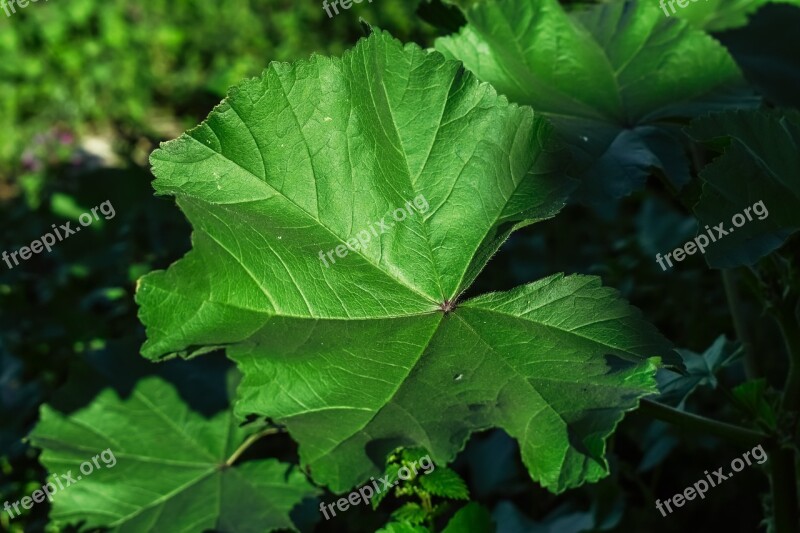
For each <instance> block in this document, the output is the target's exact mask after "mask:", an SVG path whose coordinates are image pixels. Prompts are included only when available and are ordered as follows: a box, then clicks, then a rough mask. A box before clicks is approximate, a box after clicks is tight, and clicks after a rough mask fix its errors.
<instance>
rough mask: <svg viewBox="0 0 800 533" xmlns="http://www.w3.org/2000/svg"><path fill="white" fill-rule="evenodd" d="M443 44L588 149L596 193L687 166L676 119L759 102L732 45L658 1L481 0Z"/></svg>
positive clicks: (587, 184)
mask: <svg viewBox="0 0 800 533" xmlns="http://www.w3.org/2000/svg"><path fill="white" fill-rule="evenodd" d="M465 14H466V17H467V20H468V22H469V24H468V25H467V26H465V27H464V28H463V29H462V30H461V32H460V33H459V34H458V35H454V36H450V37H445V38H440V39H438V40H437V41H436V47H437V49H439V50H441V51H442V52H444V53H445V54H446V55H448V56H450V57H454V58H457V59H460V60H461V61H463V62H464V64H465V65H466V67H467V68H468V69H470V70H471V71H473V72H474V73H475V74H476V75H477V76H478V78H480V79H481V80H484V81H488V82H490V83H492V85H493V86H494V87H496V88H497V90H498V91H499V92H500V93H502V94H505V95H506V96H508V97H509V99H510V100H511V101H513V102H517V103H520V104H528V105H531V106H532V107H533V108H534V109H535V110H536V111H539V112H542V113H544V114H545V115H546V116H547V117H548V118H550V119H551V120H552V122H553V124H554V125H555V127H556V129H557V131H558V132H559V134H560V135H561V136H562V137H563V138H564V139H565V140H566V142H567V143H568V144H569V145H570V147H571V148H572V151H573V155H574V156H575V157H576V159H578V160H579V161H580V167H579V171H580V172H581V173H582V179H583V181H584V184H583V186H582V187H581V190H580V191H579V193H580V197H581V198H582V199H583V200H584V201H587V202H590V203H592V204H595V205H600V206H602V205H604V204H605V203H607V202H608V199H609V198H620V197H622V196H625V195H627V194H629V193H630V192H631V191H633V190H635V189H637V188H640V187H641V186H642V185H643V184H644V181H645V179H646V178H647V176H648V175H649V174H650V171H651V168H657V169H659V170H660V171H661V172H663V173H664V174H666V175H667V176H668V177H669V178H670V179H671V180H672V182H673V185H674V186H675V187H676V188H680V187H681V186H683V185H684V184H685V183H686V182H687V181H688V180H689V178H690V175H689V172H688V162H687V159H686V157H685V155H684V149H683V148H682V145H681V144H680V141H681V140H682V139H681V136H680V132H678V131H676V130H675V129H674V126H673V125H674V124H675V123H676V122H677V123H680V122H685V121H688V120H689V119H691V118H693V117H696V116H699V115H701V114H703V113H707V112H709V111H712V110H719V109H725V108H727V107H730V106H732V105H736V106H739V105H752V104H754V103H755V101H754V100H753V99H752V98H751V97H749V96H746V92H745V91H743V81H742V78H741V74H740V72H739V69H738V68H737V66H736V64H735V63H734V61H733V60H732V59H731V57H730V56H729V55H728V53H727V52H726V50H725V49H724V48H723V47H722V46H721V45H720V44H719V43H718V42H716V41H715V40H714V39H712V38H711V37H710V36H708V35H706V34H705V33H703V32H701V31H697V30H693V29H691V28H690V27H689V26H688V25H687V24H686V23H685V22H681V21H677V20H670V19H667V18H666V17H665V16H664V14H663V13H662V12H661V10H660V9H658V7H656V6H654V5H652V4H651V3H650V2H612V3H607V4H602V5H596V6H593V7H591V8H589V9H585V10H578V11H575V12H573V13H570V14H567V13H566V12H565V11H564V10H563V9H562V7H561V6H560V5H559V3H558V2H557V1H556V0H541V1H536V2H530V1H524V0H497V1H494V2H476V3H474V4H473V5H472V6H471V7H469V8H466V9H465Z"/></svg>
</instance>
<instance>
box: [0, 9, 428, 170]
mask: <svg viewBox="0 0 800 533" xmlns="http://www.w3.org/2000/svg"><path fill="white" fill-rule="evenodd" d="M32 7H33V9H30V8H29V9H20V8H18V9H17V13H16V14H14V15H13V16H12V17H6V15H5V13H2V14H0V56H2V57H3V58H4V60H3V62H2V63H0V93H2V94H3V98H2V102H3V103H2V104H0V106H3V107H0V126H2V130H3V132H4V139H3V143H0V177H2V176H4V175H5V176H6V177H8V175H10V174H12V173H15V172H16V171H18V170H19V168H18V167H17V165H16V162H17V161H18V159H19V156H20V154H21V152H22V151H23V148H24V147H25V146H26V145H27V144H28V143H29V142H30V140H31V139H32V138H33V137H34V134H35V133H37V132H41V131H42V130H43V129H44V128H46V127H49V126H50V125H52V124H61V125H62V126H63V127H66V128H68V129H71V130H76V131H78V133H80V134H88V133H91V132H92V131H95V132H96V131H98V130H100V131H104V130H107V129H108V128H109V127H111V126H116V125H120V126H121V127H122V128H123V129H124V130H126V131H124V134H125V135H129V136H133V137H136V136H139V135H149V136H152V137H155V138H157V139H158V138H164V137H171V136H173V135H176V134H178V133H179V132H180V131H182V130H183V129H184V128H185V127H186V126H188V125H190V124H192V123H194V122H195V121H196V118H197V116H198V115H199V113H200V110H202V109H204V108H205V105H206V103H207V102H211V101H213V100H215V99H217V98H218V97H219V96H221V95H224V92H225V90H226V89H227V88H228V87H229V86H230V85H232V84H233V83H235V82H237V81H238V80H240V79H241V78H243V77H246V76H254V75H257V74H258V73H259V72H260V71H261V70H262V69H263V67H264V65H265V64H266V63H267V62H269V61H273V60H274V61H286V60H291V59H296V58H299V57H306V56H308V55H309V54H311V53H312V52H328V53H341V52H343V51H344V50H345V49H346V48H347V46H348V45H349V43H352V42H355V40H356V39H357V38H358V37H360V36H361V35H363V32H362V29H361V28H360V26H359V22H358V18H359V17H363V18H364V19H365V20H367V21H369V22H370V23H372V24H375V25H377V26H380V27H384V28H386V29H391V30H392V31H393V32H395V33H396V34H397V35H398V36H401V37H403V38H404V39H423V40H424V39H425V38H426V37H427V36H429V35H430V30H429V29H425V27H424V25H422V24H419V23H418V22H417V21H416V19H415V18H414V17H413V16H412V15H413V13H414V10H415V7H416V5H415V2H405V1H403V0H380V1H378V2H374V3H364V4H362V5H358V6H356V7H355V8H353V10H352V11H351V12H350V13H348V15H351V16H339V17H334V18H333V19H329V18H328V16H327V15H326V14H325V11H324V10H323V9H322V8H321V5H320V4H318V3H316V2H300V3H298V2H292V1H289V0H236V1H234V2H225V3H221V2H207V1H204V0H188V1H182V2H172V1H169V0H154V1H150V2H147V4H146V5H144V4H140V3H134V2H131V1H129V0H110V1H108V0H70V1H68V2H53V3H42V4H39V5H33V6H32ZM198 28H199V29H201V30H202V31H197V30H198ZM90 124H91V126H90Z"/></svg>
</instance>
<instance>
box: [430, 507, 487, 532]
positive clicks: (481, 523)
mask: <svg viewBox="0 0 800 533" xmlns="http://www.w3.org/2000/svg"><path fill="white" fill-rule="evenodd" d="M494 531H495V525H494V523H493V522H492V516H491V515H490V514H489V511H487V510H486V508H485V507H483V506H481V505H478V504H477V503H468V504H467V505H466V506H464V507H462V508H461V509H459V510H458V512H457V513H456V514H455V516H453V518H451V519H450V522H448V523H447V527H445V528H444V529H443V530H442V533H493V532H494Z"/></svg>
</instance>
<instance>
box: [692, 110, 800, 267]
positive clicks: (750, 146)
mask: <svg viewBox="0 0 800 533" xmlns="http://www.w3.org/2000/svg"><path fill="white" fill-rule="evenodd" d="M688 132H689V134H690V135H691V136H692V137H694V138H695V139H697V140H698V141H708V142H711V141H715V140H719V139H723V140H726V141H728V140H729V141H730V144H729V145H728V147H727V148H726V149H725V152H724V154H723V155H722V156H721V157H719V158H717V159H715V160H714V161H713V162H711V163H710V164H709V165H707V166H706V167H705V168H703V170H702V172H701V173H700V177H701V178H702V179H703V193H702V196H701V197H700V200H699V201H698V203H697V205H695V206H694V212H695V215H696V216H697V218H698V219H699V220H700V223H701V226H703V225H707V226H708V227H709V228H710V230H711V231H712V235H713V236H715V238H716V242H713V243H710V244H709V246H708V248H707V249H706V253H705V258H706V261H707V262H708V264H709V265H711V266H712V267H714V268H732V267H735V266H739V265H751V264H753V263H755V262H756V261H758V260H759V259H760V258H762V257H764V256H765V255H767V254H769V253H770V252H772V251H774V250H776V249H777V248H779V247H780V246H781V245H782V244H783V243H784V241H785V240H786V239H787V238H788V237H789V236H790V235H791V234H793V233H794V232H795V231H797V230H798V228H800V209H798V207H800V157H798V155H797V154H798V152H800V149H799V146H800V113H798V112H796V111H791V112H789V111H787V112H785V113H783V112H780V111H735V112H734V111H732V112H727V113H717V114H714V115H711V116H709V117H704V118H700V119H697V120H696V121H694V122H693V123H692V126H691V127H690V128H689V129H688ZM759 202H760V203H761V205H759V206H757V207H756V204H758V203H759ZM745 215H747V216H745ZM734 217H741V218H736V220H734ZM737 221H738V223H737ZM720 223H721V224H722V226H721V229H722V230H723V231H724V232H726V233H727V235H721V236H720V234H719V232H718V231H716V230H714V229H713V228H712V226H713V227H716V226H717V225H718V224H720ZM736 226H740V227H736ZM700 231H701V232H703V229H702V228H701V229H700Z"/></svg>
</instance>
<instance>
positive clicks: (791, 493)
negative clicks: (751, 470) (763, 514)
mask: <svg viewBox="0 0 800 533" xmlns="http://www.w3.org/2000/svg"><path fill="white" fill-rule="evenodd" d="M769 469H770V473H769V474H770V475H769V477H770V486H771V488H772V516H773V517H774V519H775V533H794V532H795V531H797V530H798V510H797V481H796V478H795V461H794V450H792V449H788V448H775V449H773V450H771V453H770V456H769Z"/></svg>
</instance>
